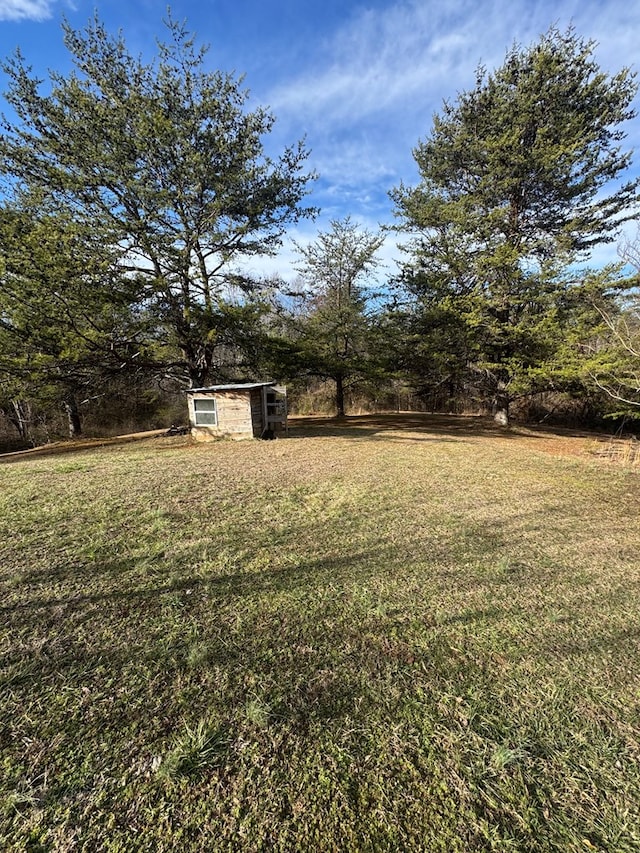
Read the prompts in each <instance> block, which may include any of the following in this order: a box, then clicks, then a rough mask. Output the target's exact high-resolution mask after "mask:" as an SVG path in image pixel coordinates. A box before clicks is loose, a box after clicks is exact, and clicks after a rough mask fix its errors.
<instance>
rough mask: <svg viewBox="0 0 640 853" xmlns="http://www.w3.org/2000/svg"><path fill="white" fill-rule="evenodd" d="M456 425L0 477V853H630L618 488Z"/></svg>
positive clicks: (574, 452)
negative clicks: (254, 852) (269, 852)
mask: <svg viewBox="0 0 640 853" xmlns="http://www.w3.org/2000/svg"><path fill="white" fill-rule="evenodd" d="M588 444H589V442H588V440H586V439H580V438H568V437H566V438H557V437H554V436H550V435H545V434H541V433H538V434H536V433H532V432H529V431H524V430H521V431H519V432H518V431H516V432H515V433H514V434H511V435H505V436H503V435H500V434H498V433H494V432H492V431H491V430H488V429H484V428H483V427H482V423H481V422H479V421H477V420H473V419H458V420H454V419H433V418H414V419H408V420H405V421H401V420H393V419H392V418H382V419H378V420H376V419H374V418H363V419H352V420H350V421H348V423H347V425H345V426H343V427H341V428H340V429H336V428H334V427H331V426H330V425H328V424H323V423H322V422H319V423H314V422H310V423H309V424H308V425H307V426H306V428H305V429H302V428H301V427H298V428H297V429H295V430H294V431H293V434H292V437H290V438H289V439H286V440H278V441H273V442H259V441H255V442H245V443H234V442H226V441H224V442H218V443H216V444H212V445H206V446H202V445H199V446H194V445H191V444H189V443H188V441H187V440H186V439H182V438H177V439H162V438H156V439H148V440H146V441H144V442H140V443H138V444H130V445H126V446H121V447H120V446H108V447H103V448H94V449H88V450H83V451H81V452H77V453H73V454H70V453H65V454H59V455H50V456H38V455H34V456H32V457H28V458H24V459H22V458H17V459H13V460H11V461H9V462H7V461H5V462H3V463H1V464H0V613H1V620H0V715H1V716H0V849H2V850H3V851H4V850H7V851H75V850H83V851H94V850H95V851H111V853H115V851H122V853H128V851H150V853H151V851H153V853H156V852H157V851H193V853H201V851H281V853H295V851H372V853H373V851H394V853H395V851H426V853H438V851H441V853H456V852H458V853H467V851H492V850H495V851H501V853H502V851H536V853H539V852H540V851H563V853H571V851H576V853H577V852H578V851H580V853H584V851H596V850H597V851H607V853H630V851H640V558H639V554H638V542H639V540H640V474H639V473H638V472H636V471H632V470H629V469H625V468H624V467H621V466H616V465H613V464H611V463H608V464H607V463H606V462H604V461H602V460H599V459H597V458H596V457H595V456H593V455H590V454H589V452H588Z"/></svg>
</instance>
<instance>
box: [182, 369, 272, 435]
mask: <svg viewBox="0 0 640 853" xmlns="http://www.w3.org/2000/svg"><path fill="white" fill-rule="evenodd" d="M187 402H188V405H189V424H190V426H191V435H192V436H193V437H194V438H195V439H196V440H197V441H207V440H211V439H214V438H221V437H222V436H230V437H231V438H275V437H276V436H277V435H281V434H283V433H286V432H287V391H286V388H284V387H282V386H279V385H277V384H276V383H275V382H245V383H236V384H231V385H211V386H210V387H208V388H191V389H189V391H187Z"/></svg>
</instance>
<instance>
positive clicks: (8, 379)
mask: <svg viewBox="0 0 640 853" xmlns="http://www.w3.org/2000/svg"><path fill="white" fill-rule="evenodd" d="M140 298H141V294H140V288H139V286H138V284H137V282H136V281H135V280H134V279H132V278H130V277H128V276H126V275H125V274H124V272H123V270H122V268H121V266H120V264H119V257H118V254H117V252H116V251H115V248H114V245H113V235H112V234H110V233H108V232H105V231H104V230H101V229H100V228H99V226H98V223H96V224H94V225H93V226H92V227H90V228H89V227H87V226H85V225H83V224H81V223H79V222H78V221H76V220H75V219H74V217H73V216H72V215H71V213H70V212H69V211H68V210H66V211H65V210H62V209H57V210H55V211H54V210H52V204H51V200H47V199H45V198H43V197H42V196H40V195H38V196H35V197H26V196H22V197H21V198H20V199H19V202H18V203H16V204H15V205H11V204H5V205H4V207H2V208H0V397H3V398H4V399H5V400H12V401H15V400H20V399H25V398H27V399H29V400H32V401H33V400H35V401H39V402H40V403H44V404H47V403H49V404H58V405H60V403H64V405H65V406H67V407H68V410H69V413H70V414H72V413H74V412H75V411H76V409H77V402H76V398H77V396H78V395H80V394H83V395H91V394H95V393H99V388H100V385H101V383H104V382H105V381H107V380H108V379H109V377H112V376H115V375H118V374H120V373H122V372H124V371H127V372H129V373H131V372H133V371H135V372H140V371H143V370H144V369H145V366H146V365H147V361H148V352H147V348H146V347H145V345H144V344H143V339H144V338H145V329H144V323H143V322H142V317H141V312H140V311H137V312H136V311H135V310H134V309H133V308H132V305H133V304H134V303H135V302H136V300H137V299H140ZM75 426H76V428H77V429H79V424H76V425H75Z"/></svg>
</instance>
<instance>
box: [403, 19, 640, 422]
mask: <svg viewBox="0 0 640 853" xmlns="http://www.w3.org/2000/svg"><path fill="white" fill-rule="evenodd" d="M593 49H594V45H593V43H591V42H584V41H583V40H581V39H580V38H579V37H578V36H577V35H576V34H575V33H574V32H573V30H571V29H570V30H568V31H567V32H566V33H561V32H559V31H558V30H555V29H551V30H550V31H549V32H548V33H547V34H546V35H544V36H543V37H542V38H541V39H540V41H539V42H538V43H537V44H535V45H533V46H532V47H530V48H527V49H521V48H519V47H518V46H514V47H513V48H512V49H511V50H510V51H509V53H508V54H507V56H506V59H505V62H504V64H503V65H502V66H501V67H500V68H499V69H498V70H497V71H495V72H493V73H488V72H487V71H486V70H485V69H483V68H480V69H479V70H478V75H477V81H476V85H475V87H474V88H473V89H472V90H470V91H468V92H464V93H462V94H461V95H459V97H458V99H457V101H456V103H454V104H450V103H445V105H444V108H443V111H442V113H441V115H439V116H436V117H435V119H434V125H433V129H432V131H431V135H430V136H429V137H428V138H427V139H426V140H425V141H424V142H421V143H420V144H419V145H418V146H417V148H416V150H415V159H416V162H417V164H418V167H419V169H420V174H421V183H420V184H419V185H418V186H417V187H415V188H406V187H404V186H400V187H399V188H397V189H396V190H395V191H394V192H393V193H392V197H393V199H394V200H395V202H396V205H397V213H398V215H399V216H400V217H401V218H402V220H403V223H404V226H405V227H408V228H409V230H411V231H413V232H418V233H419V236H418V237H417V238H416V240H415V241H414V242H413V244H412V245H411V247H410V251H411V254H412V260H411V261H410V263H408V264H407V265H406V269H405V273H404V283H405V285H406V286H407V287H408V288H409V290H410V291H412V292H413V293H415V294H417V295H418V297H419V298H420V299H421V300H426V302H427V305H428V306H430V305H432V304H433V302H434V301H438V302H443V303H444V305H445V308H446V310H451V312H452V315H453V319H454V327H455V326H457V327H458V329H460V328H463V329H464V338H465V339H466V340H467V341H468V343H469V344H470V346H467V347H465V352H466V354H467V356H468V359H469V362H468V367H469V368H470V369H471V370H473V371H475V372H476V373H477V374H478V376H479V377H481V378H482V382H481V383H480V387H482V386H484V387H483V396H484V397H485V399H486V400H488V401H490V400H492V401H493V404H494V406H495V407H496V408H497V409H498V410H500V411H501V412H502V414H503V415H506V413H507V412H508V406H509V401H510V400H511V399H513V397H515V396H517V395H518V394H520V393H522V392H523V391H524V390H526V389H527V388H529V387H531V383H530V382H529V380H528V377H530V376H531V375H533V374H534V373H535V372H536V371H537V372H538V378H540V377H541V376H542V371H541V367H542V366H543V365H544V364H545V363H547V362H548V361H549V360H550V359H552V358H553V357H554V353H555V351H556V347H557V344H558V341H559V340H561V339H562V337H563V335H564V333H565V325H564V324H565V322H567V321H568V322H569V323H572V322H573V319H572V318H570V317H569V315H568V313H567V310H566V308H567V305H568V304H569V303H570V302H575V299H574V293H575V291H574V292H572V285H571V284H570V281H569V276H568V275H567V273H566V272H565V271H566V270H567V268H568V267H569V265H570V264H572V263H575V262H576V261H577V260H579V259H580V258H581V257H582V256H583V255H584V252H585V251H586V250H587V249H589V248H590V247H592V246H593V245H595V244H597V243H601V242H609V241H611V240H613V239H614V238H615V233H616V229H617V227H618V226H619V224H620V223H621V222H623V221H624V220H626V219H629V218H631V217H632V216H633V215H634V213H635V210H636V204H637V200H638V191H637V187H638V181H637V180H634V181H630V182H628V183H626V184H623V185H622V186H617V187H615V188H614V189H613V190H611V189H610V187H611V182H612V181H614V180H615V179H616V178H618V177H619V176H620V175H621V173H622V172H623V171H624V170H625V169H626V168H627V167H628V165H629V163H630V158H631V154H630V153H624V152H623V151H622V150H621V149H620V146H619V143H620V141H621V139H622V138H623V135H624V134H623V132H622V130H621V129H620V126H621V124H622V123H623V122H624V121H625V120H626V119H628V118H630V117H632V116H633V110H632V108H631V102H632V100H633V97H634V95H635V92H636V84H635V82H634V76H633V75H632V74H631V73H630V72H629V71H628V70H623V71H621V72H620V73H618V74H616V75H614V76H612V77H609V76H607V75H606V74H604V73H603V72H602V71H600V69H599V68H598V66H597V64H596V63H595V61H594V60H593V57H592V54H593ZM573 278H574V279H575V275H574V276H573Z"/></svg>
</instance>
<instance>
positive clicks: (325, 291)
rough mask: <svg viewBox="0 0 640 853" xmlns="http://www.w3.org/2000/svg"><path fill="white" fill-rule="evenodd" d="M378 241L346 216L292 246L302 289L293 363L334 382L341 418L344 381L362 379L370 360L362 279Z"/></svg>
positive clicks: (367, 299) (371, 267)
mask: <svg viewBox="0 0 640 853" xmlns="http://www.w3.org/2000/svg"><path fill="white" fill-rule="evenodd" d="M382 242H383V237H382V236H380V235H376V234H372V233H370V232H369V231H367V230H360V229H359V227H358V225H357V224H355V223H353V222H351V220H350V218H349V217H347V218H346V219H344V220H333V221H332V222H331V230H330V231H327V232H325V233H320V234H319V235H318V238H317V240H316V241H315V242H314V243H311V244H309V245H308V246H300V245H298V246H297V249H298V254H299V256H300V262H299V266H298V267H297V269H298V272H299V273H300V284H301V286H302V288H303V297H302V303H303V304H302V307H301V309H300V318H299V321H298V322H297V323H295V324H293V325H294V329H295V332H294V335H295V340H296V344H297V345H298V348H299V365H300V366H303V367H304V368H305V369H306V371H307V372H308V373H310V374H312V375H315V376H321V377H323V378H329V379H333V380H334V381H335V383H336V410H337V414H338V416H339V417H342V416H344V414H345V401H344V385H345V382H347V381H349V380H353V379H355V378H357V377H360V378H361V377H363V376H365V375H366V374H367V372H368V371H369V370H370V364H371V361H372V347H371V318H370V316H369V308H370V305H371V299H372V292H371V287H370V286H368V279H369V277H370V276H371V274H372V273H373V272H374V271H375V270H376V268H377V267H378V266H379V262H378V260H377V259H376V257H375V255H376V253H377V251H378V250H379V248H380V246H381V245H382Z"/></svg>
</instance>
